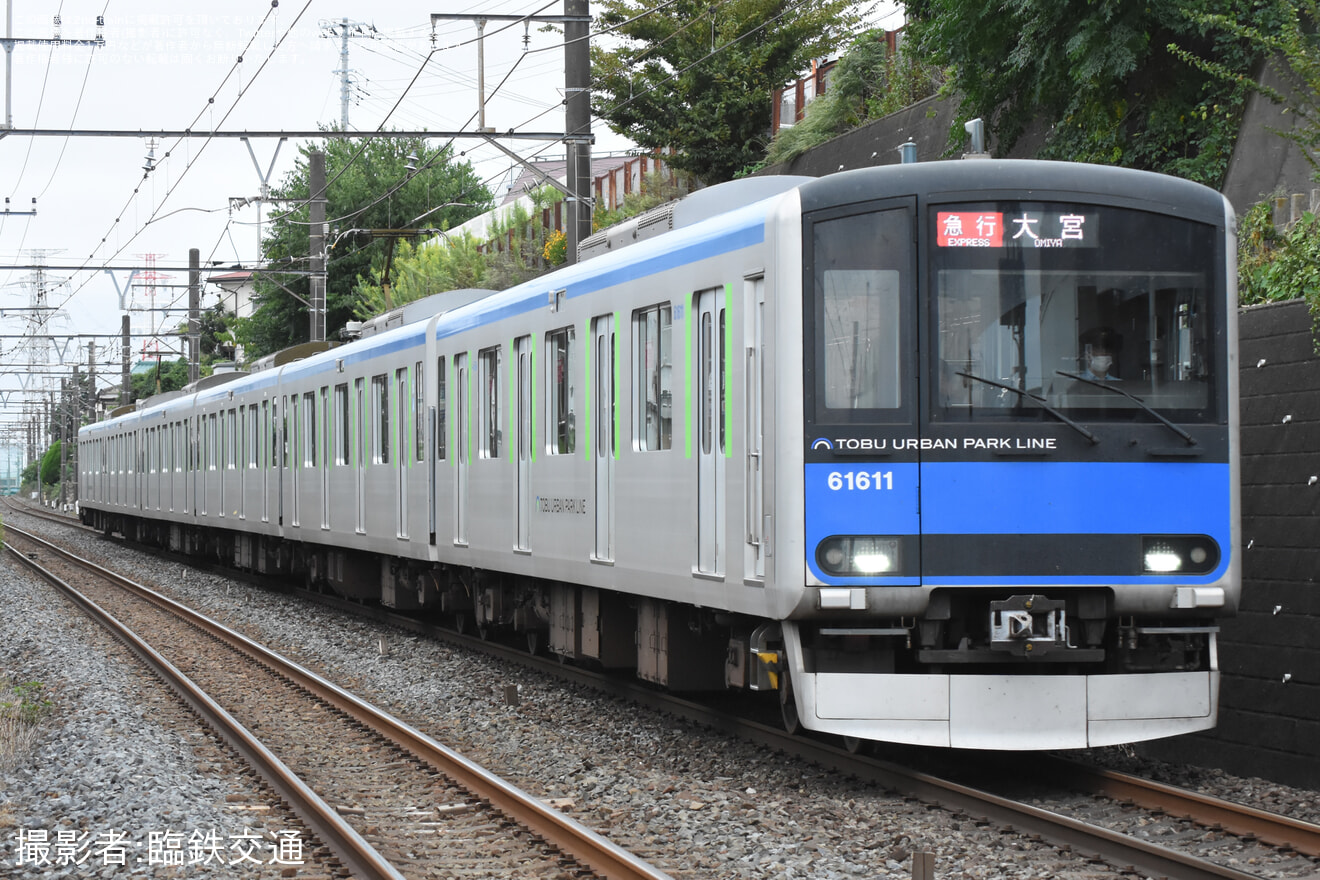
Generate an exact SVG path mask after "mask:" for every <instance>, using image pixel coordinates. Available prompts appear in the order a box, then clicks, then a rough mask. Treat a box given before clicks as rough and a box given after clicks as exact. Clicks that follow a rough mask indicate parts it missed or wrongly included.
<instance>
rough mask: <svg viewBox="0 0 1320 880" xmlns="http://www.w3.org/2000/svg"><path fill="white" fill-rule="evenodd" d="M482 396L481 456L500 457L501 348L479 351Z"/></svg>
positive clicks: (479, 435) (479, 428)
mask: <svg viewBox="0 0 1320 880" xmlns="http://www.w3.org/2000/svg"><path fill="white" fill-rule="evenodd" d="M478 369H479V370H480V382H481V384H480V391H479V394H480V398H479V400H478V403H477V409H478V412H479V418H480V422H479V424H478V428H477V430H478V437H479V441H480V444H481V445H480V448H479V450H478V455H479V456H480V457H481V458H499V457H500V440H501V437H502V434H501V432H500V349H499V347H498V346H496V347H495V348H488V349H485V350H484V351H481V352H479V353H478Z"/></svg>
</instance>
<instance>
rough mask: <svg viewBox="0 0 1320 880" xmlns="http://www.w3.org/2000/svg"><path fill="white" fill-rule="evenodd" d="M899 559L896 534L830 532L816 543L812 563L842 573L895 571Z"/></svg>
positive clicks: (869, 573)
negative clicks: (827, 536) (836, 533)
mask: <svg viewBox="0 0 1320 880" xmlns="http://www.w3.org/2000/svg"><path fill="white" fill-rule="evenodd" d="M899 562H900V560H899V552H898V539H897V538H888V537H880V536H877V535H834V536H832V537H829V538H826V539H825V540H824V541H821V542H820V544H819V545H817V547H816V563H817V564H818V565H820V567H821V569H823V570H824V571H825V572H827V573H829V574H833V575H839V576H842V577H859V576H864V575H878V574H886V573H889V572H896V571H898V569H899Z"/></svg>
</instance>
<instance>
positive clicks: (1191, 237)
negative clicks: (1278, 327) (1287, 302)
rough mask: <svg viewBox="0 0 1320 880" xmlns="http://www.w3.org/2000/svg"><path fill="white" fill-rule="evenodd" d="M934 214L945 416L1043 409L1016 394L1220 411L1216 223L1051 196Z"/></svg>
mask: <svg viewBox="0 0 1320 880" xmlns="http://www.w3.org/2000/svg"><path fill="white" fill-rule="evenodd" d="M930 215H931V218H930V219H931V222H932V224H933V227H934V228H933V229H932V230H931V237H930V238H929V239H928V241H930V242H931V243H933V245H934V246H933V247H931V248H930V249H929V251H930V254H931V278H932V282H933V285H934V293H935V298H936V309H937V313H936V314H937V321H938V325H939V326H938V336H937V348H938V351H937V357H938V359H939V389H938V391H937V395H936V397H937V399H936V411H935V416H936V417H937V418H944V419H950V420H952V419H966V418H969V417H970V418H977V417H994V418H998V417H1005V416H1021V417H1023V418H1028V417H1029V418H1041V417H1043V416H1042V409H1041V408H1040V407H1039V406H1035V405H1033V404H1032V402H1031V401H1029V400H1025V399H1024V397H1023V394H1021V393H1016V392H1014V391H1012V390H1011V389H1017V391H1018V392H1025V393H1026V394H1030V395H1033V396H1035V397H1037V398H1039V399H1041V400H1043V401H1044V402H1045V403H1047V404H1049V406H1051V407H1054V408H1056V409H1058V410H1060V411H1062V412H1065V413H1071V414H1072V415H1074V416H1079V417H1085V418H1086V419H1088V420H1095V419H1104V418H1131V417H1132V416H1133V415H1134V414H1135V413H1137V412H1139V411H1140V408H1141V406H1142V403H1144V404H1145V405H1146V406H1149V407H1152V408H1154V409H1157V410H1162V411H1170V412H1172V413H1174V414H1176V415H1177V417H1178V418H1179V419H1181V420H1184V421H1210V420H1213V419H1214V417H1215V414H1216V413H1215V410H1216V407H1215V398H1216V395H1215V393H1214V384H1215V361H1216V358H1215V350H1216V349H1215V339H1214V337H1213V335H1212V332H1211V328H1212V321H1211V318H1212V315H1211V314H1210V305H1209V304H1210V302H1211V301H1212V296H1211V294H1212V292H1213V287H1214V284H1215V279H1214V278H1213V277H1211V276H1210V275H1209V274H1208V270H1207V269H1206V268H1205V267H1208V266H1213V265H1215V262H1214V259H1213V255H1214V253H1215V247H1216V242H1215V238H1214V234H1213V230H1212V229H1211V228H1210V227H1208V226H1205V225H1203V224H1197V223H1192V222H1188V221H1185V220H1178V219H1176V218H1172V217H1167V216H1163V215H1158V214H1152V213H1148V212H1143V211H1132V210H1125V209H1120V208H1109V207H1100V206H1095V205H1072V204H1058V203H1039V202H1007V203H1004V202H1001V203H978V204H967V205H941V206H938V207H937V208H933V209H932V210H931V212H930ZM978 380H990V381H978ZM995 383H998V384H995ZM1005 385H1007V386H1010V388H1005V387H1002V386H1005ZM1133 398H1136V399H1133Z"/></svg>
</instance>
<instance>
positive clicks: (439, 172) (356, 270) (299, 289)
mask: <svg viewBox="0 0 1320 880" xmlns="http://www.w3.org/2000/svg"><path fill="white" fill-rule="evenodd" d="M313 149H314V147H313V145H312V144H310V143H309V144H304V145H303V147H302V148H301V151H300V156H299V158H298V161H297V164H296V166H295V168H294V170H293V171H291V172H290V173H289V174H288V175H287V176H286V177H285V179H284V181H283V182H282V184H281V185H280V186H279V187H278V188H277V189H276V190H275V192H274V193H273V196H274V197H276V198H279V199H298V198H302V199H306V198H307V195H308V192H309V188H310V187H309V181H308V167H309V165H308V163H309V161H310V154H311V152H312V150H313ZM325 154H326V159H325V167H326V219H327V222H328V224H329V226H330V227H331V234H330V236H329V238H328V240H327V245H328V246H329V247H330V251H329V258H328V260H327V266H326V272H327V277H326V335H327V336H328V337H329V338H334V336H335V334H336V333H337V331H338V330H339V328H341V327H343V325H344V323H345V322H346V321H348V320H350V319H351V318H352V317H353V314H354V306H355V299H356V295H355V293H354V285H355V284H356V283H357V281H358V278H359V277H365V276H368V275H369V273H370V271H371V268H372V265H373V261H376V260H381V259H382V258H383V254H384V250H383V248H384V241H383V240H380V239H377V238H373V237H371V236H369V235H365V236H360V235H351V234H349V232H350V230H354V229H366V230H370V229H400V228H406V227H409V226H410V225H413V223H414V221H415V220H418V219H419V218H422V219H424V223H425V225H427V226H435V227H441V228H446V227H449V226H456V225H458V224H460V223H462V222H464V221H465V220H467V219H468V218H470V217H473V216H475V215H477V214H479V213H481V212H482V211H483V210H484V209H485V208H486V206H488V205H489V204H490V201H491V196H490V192H489V190H487V189H486V187H485V186H484V185H483V184H482V183H481V182H480V180H478V178H477V176H476V173H475V172H474V170H473V169H472V164H471V163H470V162H467V161H463V162H457V161H455V160H454V157H453V151H452V150H451V149H450V148H449V147H445V148H443V149H440V150H428V149H427V148H426V143H425V141H423V140H422V139H420V138H404V137H398V138H373V139H369V140H367V141H365V142H363V141H354V140H346V139H341V138H331V139H328V141H327V142H326V145H325ZM409 165H412V166H413V168H412V169H410V168H409V167H408V166H409ZM289 204H290V205H293V206H292V207H290V208H289V210H287V211H284V212H281V213H277V214H276V215H275V216H274V217H273V219H272V221H271V224H270V232H269V234H268V235H267V237H266V239H265V241H264V242H263V247H262V250H263V263H264V266H265V268H264V271H262V272H261V273H260V274H259V275H258V280H257V284H256V292H255V294H254V297H253V299H254V301H255V302H256V309H255V310H254V312H253V314H252V316H251V317H249V318H245V319H241V320H239V321H237V322H236V324H237V326H236V328H235V335H236V337H237V340H238V341H239V342H242V343H243V344H244V347H245V349H246V352H247V354H248V356H249V357H259V356H261V355H264V354H269V353H270V352H274V351H279V350H280V349H282V348H287V347H288V346H290V345H293V344H296V343H299V342H305V341H306V340H307V339H308V337H309V332H310V330H309V322H308V318H307V305H306V301H307V300H308V298H309V283H308V279H307V277H306V275H305V273H306V271H307V268H308V209H307V205H306V203H303V204H302V205H297V204H296V203H293V202H290V203H289ZM437 207H438V210H433V209H436V208H437ZM423 215H425V217H424V218H423ZM337 240H338V241H339V244H338V245H336V241H337ZM300 273H302V274H300Z"/></svg>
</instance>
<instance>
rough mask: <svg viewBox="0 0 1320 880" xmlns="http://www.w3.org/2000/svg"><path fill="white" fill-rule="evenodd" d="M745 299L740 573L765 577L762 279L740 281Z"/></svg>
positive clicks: (757, 577) (763, 324)
mask: <svg viewBox="0 0 1320 880" xmlns="http://www.w3.org/2000/svg"><path fill="white" fill-rule="evenodd" d="M743 296H744V301H745V302H746V309H745V311H744V314H745V315H746V327H745V329H744V331H743V332H744V339H745V341H746V351H745V355H746V356H745V358H744V363H743V370H744V376H743V384H744V386H745V389H746V390H745V392H744V395H745V406H746V411H747V420H746V421H747V424H746V426H745V428H744V430H745V432H746V435H745V436H746V438H747V452H746V456H745V461H746V466H745V468H744V473H743V497H744V505H743V507H744V511H745V512H744V517H745V519H744V527H745V528H744V532H745V534H746V540H745V543H744V546H743V573H744V576H746V577H751V578H756V579H762V578H764V577H765V496H764V475H763V473H762V471H763V469H764V468H763V461H762V456H763V454H764V451H763V450H764V444H763V430H764V427H763V426H764V424H765V393H764V389H765V373H764V369H763V360H764V357H765V278H764V277H761V278H749V279H747V281H746V282H745V283H744V288H743Z"/></svg>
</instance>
